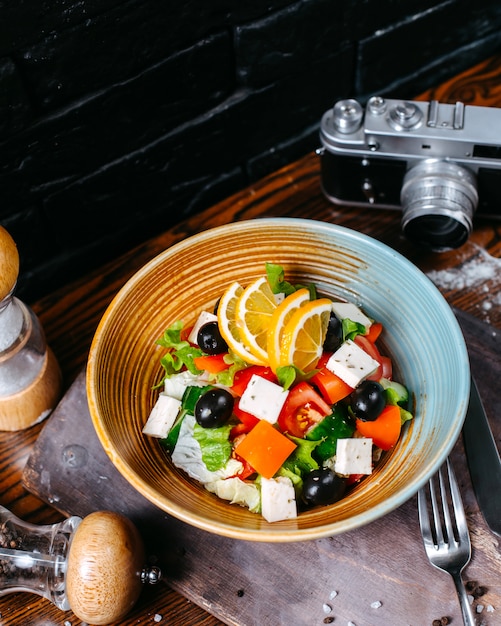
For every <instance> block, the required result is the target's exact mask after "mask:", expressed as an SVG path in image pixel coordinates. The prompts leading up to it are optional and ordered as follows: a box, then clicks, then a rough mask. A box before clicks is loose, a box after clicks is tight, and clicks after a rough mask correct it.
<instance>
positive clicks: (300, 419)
mask: <svg viewBox="0 0 501 626" xmlns="http://www.w3.org/2000/svg"><path fill="white" fill-rule="evenodd" d="M331 412H332V408H331V406H330V405H329V404H327V402H325V400H324V399H323V398H322V396H321V395H320V394H318V393H317V392H316V391H315V389H314V388H313V387H312V386H311V385H310V384H309V383H307V382H301V383H299V384H297V385H296V386H295V387H293V388H292V389H291V390H290V391H289V395H288V396H287V400H286V401H285V404H284V406H283V407H282V410H281V411H280V415H279V416H278V425H279V427H280V429H281V430H282V432H284V433H289V434H291V435H292V436H293V437H300V438H304V435H305V433H306V432H307V431H308V430H309V429H310V428H311V427H312V426H313V425H314V424H317V423H318V422H320V421H321V420H322V419H323V418H324V417H325V416H326V415H329V414H330V413H331Z"/></svg>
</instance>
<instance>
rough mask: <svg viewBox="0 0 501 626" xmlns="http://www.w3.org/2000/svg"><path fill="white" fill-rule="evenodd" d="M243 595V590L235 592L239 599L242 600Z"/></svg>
mask: <svg viewBox="0 0 501 626" xmlns="http://www.w3.org/2000/svg"><path fill="white" fill-rule="evenodd" d="M244 593H245V591H244V590H243V589H239V590H238V591H237V596H238V597H239V598H242V597H243V595H244Z"/></svg>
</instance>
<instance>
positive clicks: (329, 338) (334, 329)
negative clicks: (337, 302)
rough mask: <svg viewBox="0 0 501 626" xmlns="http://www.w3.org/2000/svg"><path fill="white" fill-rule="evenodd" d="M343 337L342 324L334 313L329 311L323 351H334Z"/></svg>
mask: <svg viewBox="0 0 501 626" xmlns="http://www.w3.org/2000/svg"><path fill="white" fill-rule="evenodd" d="M342 338H343V324H342V322H341V320H340V319H339V317H337V315H335V313H331V314H330V317H329V325H328V326H327V334H326V335H325V341H324V345H323V348H324V352H335V351H336V350H337V349H338V348H339V346H340V345H341V342H342Z"/></svg>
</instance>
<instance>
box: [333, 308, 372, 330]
mask: <svg viewBox="0 0 501 626" xmlns="http://www.w3.org/2000/svg"><path fill="white" fill-rule="evenodd" d="M332 310H333V312H334V313H335V314H336V316H337V317H339V319H340V320H344V319H349V320H351V321H352V322H357V323H358V324H362V326H365V327H366V328H367V329H368V328H370V326H371V325H372V320H371V319H369V318H368V317H367V315H365V313H364V312H363V311H361V310H360V309H359V308H358V306H357V305H356V304H353V302H333V303H332Z"/></svg>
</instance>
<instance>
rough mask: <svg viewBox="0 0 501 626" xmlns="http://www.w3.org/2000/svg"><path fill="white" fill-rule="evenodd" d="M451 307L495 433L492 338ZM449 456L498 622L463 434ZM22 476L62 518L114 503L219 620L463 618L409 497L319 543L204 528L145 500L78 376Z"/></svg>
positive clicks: (292, 623) (292, 622)
mask: <svg viewBox="0 0 501 626" xmlns="http://www.w3.org/2000/svg"><path fill="white" fill-rule="evenodd" d="M456 314H457V317H458V320H459V322H460V324H461V326H462V329H463V332H464V335H465V338H466V342H467V345H468V350H469V354H470V359H471V367H472V372H473V374H474V376H475V377H476V379H477V383H478V387H479V390H480V393H481V395H482V399H483V402H484V405H485V408H486V410H487V413H488V415H489V418H490V422H491V426H492V429H493V431H494V434H495V437H496V440H499V438H500V436H501V414H500V409H499V403H498V393H499V392H498V388H499V380H500V379H501V357H500V351H501V337H500V333H499V332H497V331H496V330H495V329H493V328H492V327H490V326H488V325H486V324H484V323H482V322H480V321H478V320H477V319H475V318H473V317H471V316H468V315H466V314H464V313H462V312H460V311H456ZM432 340H433V339H432V333H430V341H432ZM451 457H452V460H453V463H454V467H455V469H456V473H457V475H458V478H459V480H460V486H461V491H462V494H463V499H464V503H465V507H466V509H467V514H468V519H469V525H470V530H471V535H472V544H473V558H472V561H471V562H470V565H469V566H468V568H467V570H466V571H465V579H466V580H475V581H477V582H478V584H479V585H482V586H484V587H485V588H486V589H487V593H486V594H485V595H484V596H482V597H481V598H478V599H476V600H475V605H479V607H484V608H483V611H482V614H481V615H482V624H485V625H494V624H499V623H501V582H500V576H499V571H500V569H501V553H500V552H498V546H497V540H496V538H495V537H494V536H493V535H492V534H491V533H490V532H489V530H488V529H487V527H486V525H485V522H484V520H483V518H482V516H481V514H480V512H479V510H478V506H477V503H476V500H475V496H474V494H473V491H472V487H471V483H470V480H469V475H468V471H467V465H466V460H465V458H464V451H463V446H462V441H461V440H459V441H458V442H457V445H456V447H455V449H454V451H453V453H452V455H451ZM23 480H24V484H25V487H26V488H27V489H28V490H29V491H31V492H33V493H34V494H36V495H37V496H39V497H40V498H41V499H43V500H44V501H46V502H48V503H50V504H51V505H52V506H54V507H55V508H56V509H58V510H59V511H61V512H62V513H64V514H68V515H69V514H71V515H80V516H82V517H84V516H86V515H87V514H89V513H90V512H92V511H94V510H101V509H112V510H115V511H119V512H121V513H123V514H125V515H127V516H128V517H129V518H130V519H132V521H133V522H135V524H136V525H137V526H138V528H139V530H140V531H141V533H142V534H143V537H144V538H145V542H146V544H147V549H148V552H149V553H150V554H152V555H155V557H157V558H158V560H159V563H160V565H161V567H162V570H163V576H164V580H165V581H166V582H167V583H168V584H169V585H170V586H171V587H173V588H174V589H176V590H177V591H179V592H180V593H182V594H183V595H185V596H186V597H187V598H188V599H189V600H191V601H193V602H195V603H197V604H198V605H200V606H201V607H203V608H204V609H206V610H207V611H209V612H210V613H212V614H213V615H215V616H217V617H218V618H219V619H220V620H221V621H223V622H225V623H227V624H235V625H238V626H280V625H287V626H302V625H307V626H309V625H312V626H314V625H321V624H330V623H333V624H334V625H335V626H336V625H346V624H348V623H349V622H353V624H355V625H356V626H363V625H367V626H405V625H408V626H426V625H430V626H431V624H432V622H433V620H434V619H439V618H441V617H443V616H447V617H448V618H449V620H451V621H450V623H451V624H458V625H459V624H460V623H462V622H461V614H460V612H459V608H458V603H457V600H456V596H455V592H454V587H453V583H452V579H451V578H450V577H449V576H447V575H446V574H443V573H442V572H440V571H438V570H435V569H433V568H432V567H431V566H430V564H429V562H428V560H427V558H426V556H425V554H424V549H423V546H422V541H421V536H420V533H419V522H418V515H417V508H416V497H413V498H411V499H410V500H409V501H408V502H407V503H405V504H404V505H403V506H401V507H400V508H398V509H397V510H395V511H394V512H392V513H390V514H389V515H387V516H385V517H384V518H383V519H380V520H377V521H375V522H373V523H371V524H369V525H367V526H365V527H363V528H359V529H357V530H354V531H351V532H349V533H346V534H343V535H340V536H336V537H331V538H325V539H319V540H315V541H307V542H298V543H287V544H263V543H252V542H244V541H238V540H234V539H229V538H225V537H219V536H217V535H213V534H210V533H207V532H205V531H201V530H199V529H197V528H193V527H191V526H189V525H186V524H185V523H183V522H180V521H178V520H176V519H174V518H172V517H170V516H169V515H167V514H166V513H164V512H162V511H160V510H159V509H157V508H156V507H155V506H153V505H152V504H150V503H149V502H148V501H147V500H146V499H144V498H143V497H142V496H141V495H139V494H138V493H137V492H136V491H135V490H134V489H133V488H132V487H131V486H130V485H129V484H128V482H126V481H125V479H124V478H123V477H122V476H121V475H120V474H119V473H118V471H117V470H116V469H115V467H114V466H113V465H112V463H111V462H110V460H109V459H108V457H107V456H106V454H105V452H104V451H103V449H102V447H101V444H100V443H99V440H98V439H97V436H96V434H95V432H94V429H93V426H92V422H91V418H90V415H89V412H88V408H87V399H86V392H85V374H84V373H81V374H80V375H79V376H78V378H77V379H76V380H75V382H74V384H73V385H72V387H71V388H70V389H69V391H68V392H67V394H66V395H65V397H64V398H63V399H62V401H61V403H60V404H59V406H58V407H57V408H56V410H55V411H54V412H53V414H52V416H51V417H50V418H49V419H48V421H47V423H46V425H45V426H44V428H43V430H42V432H41V434H40V436H39V438H38V441H37V444H36V446H35V448H34V451H33V453H32V455H31V456H30V458H29V460H28V462H27V464H26V467H25V470H24V478H23ZM487 607H489V610H488V609H487ZM491 609H493V610H491ZM496 611H497V613H496ZM479 623H480V622H479Z"/></svg>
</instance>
